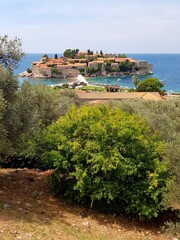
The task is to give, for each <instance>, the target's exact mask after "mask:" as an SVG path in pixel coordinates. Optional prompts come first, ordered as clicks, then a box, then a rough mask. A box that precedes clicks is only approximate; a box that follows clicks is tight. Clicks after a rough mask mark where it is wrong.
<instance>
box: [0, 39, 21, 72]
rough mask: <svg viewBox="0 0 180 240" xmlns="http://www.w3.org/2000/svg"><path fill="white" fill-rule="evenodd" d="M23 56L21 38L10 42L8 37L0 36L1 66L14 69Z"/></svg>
mask: <svg viewBox="0 0 180 240" xmlns="http://www.w3.org/2000/svg"><path fill="white" fill-rule="evenodd" d="M23 56H24V52H23V51H22V43H21V40H20V39H19V38H17V37H15V38H14V39H12V40H9V39H8V36H7V35H4V36H0V65H3V66H4V67H5V68H9V69H14V68H16V67H17V66H18V64H19V61H20V60H21V58H22V57H23Z"/></svg>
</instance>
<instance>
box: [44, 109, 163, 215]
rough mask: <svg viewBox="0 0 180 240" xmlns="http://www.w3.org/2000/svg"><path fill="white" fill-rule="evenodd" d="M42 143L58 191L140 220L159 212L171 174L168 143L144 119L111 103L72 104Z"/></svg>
mask: <svg viewBox="0 0 180 240" xmlns="http://www.w3.org/2000/svg"><path fill="white" fill-rule="evenodd" d="M42 142H43V144H44V146H43V148H44V153H43V154H42V155H41V158H42V160H43V161H45V162H47V163H48V164H49V166H51V167H54V168H55V171H54V174H53V175H52V184H53V189H54V190H55V192H56V194H60V195H63V196H64V197H65V198H66V199H69V200H71V201H75V202H81V203H88V202H89V203H90V204H91V206H94V207H96V206H101V209H104V210H105V211H116V212H126V213H128V214H133V215H135V216H138V217H139V218H140V219H142V218H147V219H150V218H151V217H154V216H155V217H156V216H157V215H158V212H159V211H160V210H161V208H162V205H161V200H162V194H163V192H164V191H165V189H166V183H167V175H168V174H167V169H166V165H165V163H164V162H163V160H162V156H163V151H164V145H163V143H162V142H161V141H159V138H158V136H157V135H156V134H150V130H149V127H148V126H147V124H146V122H145V121H144V120H143V119H141V120H140V119H139V118H138V117H137V116H136V115H134V114H133V115H130V114H129V113H127V112H122V111H120V110H118V109H114V110H111V109H110V108H109V107H106V106H98V107H97V106H89V107H88V106H82V107H81V108H79V109H78V108H76V107H72V108H71V110H69V111H68V113H67V114H66V115H65V116H64V117H61V118H59V120H58V121H57V122H55V123H53V124H52V125H51V126H50V127H49V128H48V130H47V132H46V133H45V136H44V138H43V139H42Z"/></svg>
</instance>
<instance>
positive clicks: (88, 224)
mask: <svg viewBox="0 0 180 240" xmlns="http://www.w3.org/2000/svg"><path fill="white" fill-rule="evenodd" d="M82 225H83V226H84V227H87V228H90V223H89V222H88V221H87V222H83V223H82Z"/></svg>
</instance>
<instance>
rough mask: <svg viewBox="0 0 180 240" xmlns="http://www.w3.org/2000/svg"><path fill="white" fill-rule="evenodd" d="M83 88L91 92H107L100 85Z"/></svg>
mask: <svg viewBox="0 0 180 240" xmlns="http://www.w3.org/2000/svg"><path fill="white" fill-rule="evenodd" d="M81 90H84V91H91V92H106V89H105V88H104V87H100V86H84V87H82V88H81Z"/></svg>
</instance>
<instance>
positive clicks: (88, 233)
mask: <svg viewBox="0 0 180 240" xmlns="http://www.w3.org/2000/svg"><path fill="white" fill-rule="evenodd" d="M50 174H51V171H45V172H40V171H36V170H29V169H17V170H16V169H0V239H1V240H14V239H22V240H26V239H32V240H36V239H40V240H41V239H42V240H46V239H47V240H51V239H52V240H59V239H60V240H66V239H69V240H76V239H78V240H83V239H86V240H109V239H111V240H115V239H120V240H167V239H173V238H168V237H167V236H165V235H164V234H162V233H161V228H160V226H159V225H158V223H154V224H148V225H145V224H143V225H142V224H140V223H137V222H135V221H132V220H131V221H130V220H128V219H125V218H124V217H116V216H111V215H103V214H97V213H95V212H93V211H91V210H87V209H84V208H80V207H70V206H67V205H66V204H65V203H64V202H63V201H62V200H58V199H56V198H54V197H53V196H52V194H51V193H50V191H49V187H48V176H49V175H50Z"/></svg>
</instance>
